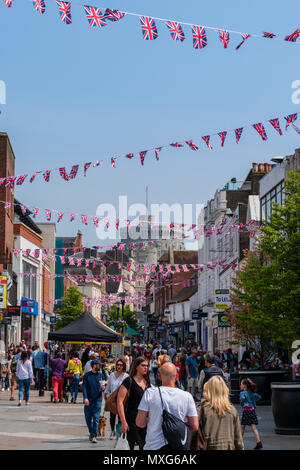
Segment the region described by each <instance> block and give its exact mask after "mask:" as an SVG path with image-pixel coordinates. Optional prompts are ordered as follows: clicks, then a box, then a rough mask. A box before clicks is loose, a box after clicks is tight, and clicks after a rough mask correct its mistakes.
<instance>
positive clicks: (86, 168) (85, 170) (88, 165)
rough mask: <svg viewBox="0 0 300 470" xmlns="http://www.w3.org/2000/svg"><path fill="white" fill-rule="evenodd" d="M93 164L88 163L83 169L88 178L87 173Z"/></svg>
mask: <svg viewBox="0 0 300 470" xmlns="http://www.w3.org/2000/svg"><path fill="white" fill-rule="evenodd" d="M91 164H92V162H88V163H85V164H84V167H83V171H84V176H86V172H87V170H88V169H89V167H90V166H91Z"/></svg>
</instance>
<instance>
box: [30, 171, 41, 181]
mask: <svg viewBox="0 0 300 470" xmlns="http://www.w3.org/2000/svg"><path fill="white" fill-rule="evenodd" d="M38 173H40V171H37V172H36V173H33V175H32V176H31V177H30V180H29V183H33V181H34V179H35V177H36V175H37V174H38Z"/></svg>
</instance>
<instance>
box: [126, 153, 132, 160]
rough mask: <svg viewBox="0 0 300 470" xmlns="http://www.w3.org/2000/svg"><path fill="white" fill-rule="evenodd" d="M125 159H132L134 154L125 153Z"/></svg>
mask: <svg viewBox="0 0 300 470" xmlns="http://www.w3.org/2000/svg"><path fill="white" fill-rule="evenodd" d="M125 157H126V158H129V159H131V158H133V157H134V154H133V153H127V155H125Z"/></svg>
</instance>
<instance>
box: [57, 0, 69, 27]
mask: <svg viewBox="0 0 300 470" xmlns="http://www.w3.org/2000/svg"><path fill="white" fill-rule="evenodd" d="M56 3H57V5H58V11H59V14H60V19H61V21H62V22H63V23H65V24H71V23H72V17H71V2H62V1H60V0H56Z"/></svg>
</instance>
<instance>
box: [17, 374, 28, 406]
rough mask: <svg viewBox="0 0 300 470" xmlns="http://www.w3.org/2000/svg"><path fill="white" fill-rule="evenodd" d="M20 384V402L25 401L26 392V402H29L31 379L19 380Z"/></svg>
mask: <svg viewBox="0 0 300 470" xmlns="http://www.w3.org/2000/svg"><path fill="white" fill-rule="evenodd" d="M18 384H19V401H22V400H23V393H24V390H25V401H26V403H27V402H28V401H29V390H30V379H23V380H21V379H18Z"/></svg>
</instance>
